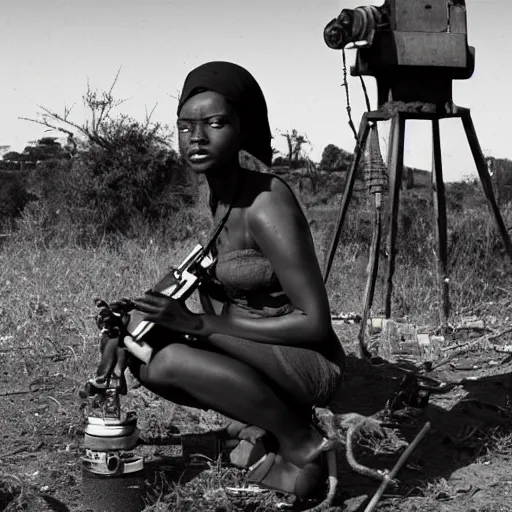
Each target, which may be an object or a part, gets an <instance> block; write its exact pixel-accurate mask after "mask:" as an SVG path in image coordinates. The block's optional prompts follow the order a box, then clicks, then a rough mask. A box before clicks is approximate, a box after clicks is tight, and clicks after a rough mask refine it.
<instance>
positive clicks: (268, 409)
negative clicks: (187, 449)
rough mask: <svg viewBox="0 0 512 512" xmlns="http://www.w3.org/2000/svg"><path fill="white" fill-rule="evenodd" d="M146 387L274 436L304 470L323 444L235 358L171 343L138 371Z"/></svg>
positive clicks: (303, 419)
mask: <svg viewBox="0 0 512 512" xmlns="http://www.w3.org/2000/svg"><path fill="white" fill-rule="evenodd" d="M137 373H138V378H139V380H140V381H141V383H142V384H143V385H145V386H146V387H147V388H148V389H150V390H151V391H153V392H155V393H157V394H159V395H160V396H162V397H164V398H166V399H168V400H171V401H174V402H177V401H178V400H181V403H183V401H185V402H186V401H187V400H186V397H190V398H191V399H192V402H193V403H186V405H192V406H197V405H194V404H201V406H202V407H203V408H209V409H213V410H216V411H218V412H220V413H221V414H225V415H226V416H228V417H230V418H234V419H238V420H240V421H243V422H245V423H250V424H252V425H256V426H258V427H260V428H262V429H264V430H267V431H268V432H271V433H272V434H274V436H275V437H276V438H277V440H278V441H279V445H280V452H281V454H282V455H283V457H285V458H286V459H287V460H289V461H290V462H293V463H295V464H297V465H298V466H303V465H304V464H305V463H307V462H309V459H310V457H311V454H313V453H315V450H316V449H317V448H318V446H319V444H320V443H321V441H322V436H321V434H320V433H319V432H318V431H317V430H316V429H315V428H313V427H312V426H311V424H310V422H309V421H308V419H307V418H306V417H305V416H304V414H301V412H300V410H299V408H298V407H297V406H296V405H295V404H291V403H287V401H286V400H285V399H284V398H283V397H282V396H280V395H279V393H278V392H277V391H276V390H275V389H274V388H275V386H272V385H270V384H269V381H267V380H266V379H265V378H264V377H263V376H262V375H261V374H260V373H259V372H256V371H255V370H254V369H253V368H251V367H250V366H249V365H247V364H245V363H242V362H240V361H237V360H236V359H233V358H231V357H228V356H225V355H223V354H218V353H216V352H210V351H208V350H202V349H199V348H195V347H191V346H188V345H184V344H180V343H173V344H171V345H168V346H167V347H165V348H163V349H161V350H160V351H158V352H157V353H156V354H155V356H154V357H153V359H152V360H151V362H150V363H149V364H147V365H145V364H142V365H140V368H139V369H138V371H137Z"/></svg>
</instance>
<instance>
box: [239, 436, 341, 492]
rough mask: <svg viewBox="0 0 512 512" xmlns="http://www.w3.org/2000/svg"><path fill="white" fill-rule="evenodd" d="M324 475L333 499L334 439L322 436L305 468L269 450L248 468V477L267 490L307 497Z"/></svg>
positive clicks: (322, 480)
mask: <svg viewBox="0 0 512 512" xmlns="http://www.w3.org/2000/svg"><path fill="white" fill-rule="evenodd" d="M327 476H329V494H328V497H330V500H331V501H332V498H333V497H334V492H335V489H336V485H337V477H336V454H335V451H334V441H333V440H330V439H325V438H324V440H323V441H322V444H321V445H320V446H319V448H318V451H317V453H316V454H315V455H314V456H313V457H312V460H311V462H308V463H307V464H306V465H305V466H304V467H302V468H300V467H299V466H296V465H295V464H293V463H291V462H289V461H287V460H286V459H284V458H283V456H282V455H280V454H277V453H273V452H272V453H268V454H266V455H265V456H264V457H262V458H261V459H260V460H259V461H258V462H256V463H255V464H254V465H253V466H251V467H250V468H249V474H248V475H247V480H248V482H250V483H252V484H257V485H259V486H261V487H264V488H267V489H272V490H274V491H279V492H283V493H286V494H294V495H295V496H297V497H298V498H307V497H310V496H311V495H312V494H313V493H314V492H315V491H317V490H318V489H319V487H320V485H322V484H323V483H324V482H325V480H326V477H327ZM332 479H334V480H332ZM333 486H334V488H332V487H333Z"/></svg>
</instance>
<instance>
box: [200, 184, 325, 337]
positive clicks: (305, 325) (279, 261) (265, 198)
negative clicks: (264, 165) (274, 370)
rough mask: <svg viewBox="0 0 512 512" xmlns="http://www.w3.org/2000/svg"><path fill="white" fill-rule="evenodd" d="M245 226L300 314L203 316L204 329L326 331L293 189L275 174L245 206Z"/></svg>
mask: <svg viewBox="0 0 512 512" xmlns="http://www.w3.org/2000/svg"><path fill="white" fill-rule="evenodd" d="M246 222H247V228H248V231H249V234H250V235H251V237H252V238H253V240H254V242H255V243H256V245H257V246H258V247H259V248H260V250H261V252H262V253H263V254H265V256H266V257H267V258H268V259H269V260H270V262H271V263H272V266H273V268H274V272H275V273H276V275H277V278H278V279H279V282H280V283H281V286H282V288H283V291H284V292H285V294H286V295H287V296H288V298H289V299H290V301H291V303H292V304H293V306H295V308H296V309H297V310H298V311H299V312H300V314H291V315H283V316H280V317H268V318H243V317H226V316H219V317H216V316H210V315H205V316H204V317H203V324H204V326H203V335H204V334H205V335H207V336H215V333H219V334H227V335H231V336H237V337H242V338H247V339H251V340H254V341H258V342H261V343H275V344H285V345H301V344H306V343H311V342H313V341H322V340H323V339H325V338H327V337H328V336H330V334H331V314H330V308H329V301H328V298H327V292H326V289H325V285H324V282H323V278H322V273H321V271H320V267H319V264H318V260H317V257H316V253H315V248H314V243H313V239H312V237H311V232H310V230H309V225H308V223H307V220H306V218H305V217H304V214H303V212H302V209H301V208H300V206H299V204H298V202H297V200H296V198H295V196H294V195H293V192H292V191H291V190H290V189H289V187H288V186H287V185H286V184H284V183H283V182H282V181H281V180H279V179H277V178H273V179H272V186H271V188H270V190H268V191H265V192H262V193H261V194H259V195H258V197H257V198H256V200H255V201H254V203H253V204H252V205H251V207H250V209H249V210H248V212H247V221H246Z"/></svg>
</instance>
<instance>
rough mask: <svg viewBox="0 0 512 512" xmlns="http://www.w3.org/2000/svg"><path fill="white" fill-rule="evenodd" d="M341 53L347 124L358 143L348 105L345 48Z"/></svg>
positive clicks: (350, 109)
mask: <svg viewBox="0 0 512 512" xmlns="http://www.w3.org/2000/svg"><path fill="white" fill-rule="evenodd" d="M341 55H342V56H343V84H342V86H343V87H344V88H345V97H346V99H347V114H348V125H349V126H350V128H351V129H352V133H353V134H354V139H356V144H359V139H358V138H357V131H356V127H355V126H354V121H352V107H351V106H350V93H349V90H348V81H347V59H346V56H345V48H343V49H342V50H341Z"/></svg>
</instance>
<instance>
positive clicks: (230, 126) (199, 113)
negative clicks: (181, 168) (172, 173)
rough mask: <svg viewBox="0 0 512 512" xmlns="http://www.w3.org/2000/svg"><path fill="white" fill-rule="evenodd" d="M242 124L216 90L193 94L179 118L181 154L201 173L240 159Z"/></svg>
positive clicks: (192, 167) (193, 168)
mask: <svg viewBox="0 0 512 512" xmlns="http://www.w3.org/2000/svg"><path fill="white" fill-rule="evenodd" d="M239 133H240V123H239V121H238V116H237V114H236V112H235V111H234V109H233V107H232V106H231V105H230V104H229V103H228V102H227V100H226V98H224V96H222V95H221V94H219V93H216V92H213V91H204V92H201V93H198V94H196V95H195V96H192V97H191V98H190V99H188V100H187V101H186V102H185V104H184V105H183V107H182V108H181V111H180V115H179V117H178V134H179V146H180V153H181V156H182V157H183V159H184V160H185V162H186V163H187V164H188V165H189V167H190V168H191V169H192V170H193V171H195V172H197V173H205V172H208V171H213V170H217V169H219V168H222V167H223V166H225V165H229V164H231V163H233V162H238V151H239V149H240V135H239Z"/></svg>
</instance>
